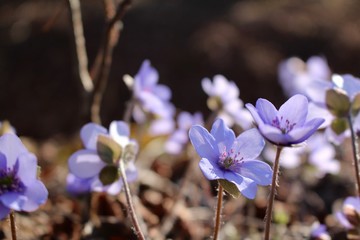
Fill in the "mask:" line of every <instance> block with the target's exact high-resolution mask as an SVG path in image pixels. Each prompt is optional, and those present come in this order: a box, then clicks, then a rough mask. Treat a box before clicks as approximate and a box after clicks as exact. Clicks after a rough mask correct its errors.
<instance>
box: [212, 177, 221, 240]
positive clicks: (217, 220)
mask: <svg viewBox="0 0 360 240" xmlns="http://www.w3.org/2000/svg"><path fill="white" fill-rule="evenodd" d="M218 185H219V189H218V200H217V207H216V216H215V227H214V237H213V239H214V240H217V239H218V235H219V232H220V223H221V210H222V200H223V187H222V186H221V184H220V183H219V182H218Z"/></svg>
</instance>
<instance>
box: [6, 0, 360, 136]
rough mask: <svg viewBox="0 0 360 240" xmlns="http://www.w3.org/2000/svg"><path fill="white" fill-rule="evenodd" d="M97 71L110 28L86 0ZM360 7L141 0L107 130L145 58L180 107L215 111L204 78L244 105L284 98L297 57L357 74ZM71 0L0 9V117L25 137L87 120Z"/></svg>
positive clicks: (107, 108)
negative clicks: (284, 71)
mask: <svg viewBox="0 0 360 240" xmlns="http://www.w3.org/2000/svg"><path fill="white" fill-rule="evenodd" d="M81 4H82V5H81V9H82V14H83V23H84V31H85V38H86V48H87V52H88V58H89V67H91V66H92V64H93V62H94V58H95V56H96V53H97V50H98V48H99V46H100V44H101V40H102V37H103V33H104V31H105V16H104V6H103V2H102V1H101V0H86V1H81ZM359 12H360V3H359V2H358V1H357V0H346V1H343V0H317V1H314V0H304V1H289V0H276V1H275V0H272V1H253V0H251V1H250V0H244V1H234V0H232V1H230V0H228V1H218V0H191V1H190V0H187V1H186V0H135V1H134V2H133V5H132V7H131V9H130V10H129V11H128V12H127V13H126V15H125V17H124V19H123V24H124V29H123V32H122V33H121V36H120V39H119V42H118V45H117V46H116V48H115V50H114V52H113V64H112V68H111V72H110V79H109V84H108V87H107V89H106V92H105V96H104V99H103V104H102V111H101V115H102V119H103V122H104V125H105V126H107V125H108V123H109V122H110V121H112V120H114V119H120V118H121V117H122V114H123V110H124V102H125V101H126V100H127V99H128V98H129V97H130V93H129V91H128V90H127V88H126V86H125V85H124V83H123V81H122V77H123V75H124V74H130V75H135V74H136V72H137V70H138V69H139V67H140V65H141V63H142V61H143V60H144V59H149V60H150V61H151V63H152V65H153V66H154V67H155V68H156V69H158V71H159V75H160V82H161V83H163V84H166V85H169V86H170V88H171V89H172V90H173V98H172V99H173V102H174V103H175V105H176V106H177V107H178V108H180V109H182V110H187V111H190V112H193V111H196V110H200V111H202V112H203V113H205V114H207V113H208V112H207V111H208V110H207V107H206V98H207V97H206V95H205V93H204V92H203V91H202V89H201V85H200V81H201V79H202V78H204V77H210V78H212V77H213V76H214V75H215V74H223V75H224V76H226V77H227V78H228V79H231V80H233V81H235V82H236V83H237V84H238V86H239V88H240V91H241V92H240V97H241V98H242V99H243V100H244V102H252V103H254V102H255V101H256V99H257V98H258V97H263V98H267V99H269V100H271V101H272V102H274V103H275V104H276V105H277V106H279V104H280V103H281V102H283V101H284V99H285V98H284V96H283V94H282V92H281V88H280V87H279V85H278V83H277V66H278V64H279V62H280V61H281V60H283V59H285V58H288V57H290V56H298V57H301V58H302V59H303V60H306V59H307V58H308V57H309V56H312V55H320V56H324V57H325V58H326V59H327V60H328V63H329V65H330V67H331V68H332V70H333V71H334V72H336V73H352V74H354V75H355V76H359V73H360V69H359V62H360V17H359V14H358V13H359ZM75 53H76V51H75V45H74V36H73V32H72V26H71V16H70V13H69V6H68V2H67V1H65V0H26V1H25V0H24V1H21V0H2V1H1V2H0V119H8V120H9V121H10V122H11V123H12V125H14V126H15V127H16V129H17V132H18V134H19V135H26V136H30V137H34V138H37V139H46V138H49V137H51V136H54V135H59V134H60V135H63V134H65V135H67V134H74V133H75V132H76V131H78V129H79V128H80V126H81V125H82V124H84V123H86V122H88V121H89V118H88V117H87V114H86V113H84V109H86V108H85V107H84V106H85V105H86V104H87V103H86V102H85V100H84V99H85V98H84V97H83V96H84V92H83V89H82V86H81V84H80V81H79V78H78V76H77V72H76V57H75Z"/></svg>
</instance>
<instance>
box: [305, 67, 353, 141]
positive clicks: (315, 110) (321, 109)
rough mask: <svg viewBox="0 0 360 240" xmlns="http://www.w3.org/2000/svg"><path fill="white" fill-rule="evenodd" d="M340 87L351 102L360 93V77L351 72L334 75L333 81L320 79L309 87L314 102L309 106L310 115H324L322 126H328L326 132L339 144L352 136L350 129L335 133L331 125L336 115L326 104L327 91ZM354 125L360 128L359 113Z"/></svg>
mask: <svg viewBox="0 0 360 240" xmlns="http://www.w3.org/2000/svg"><path fill="white" fill-rule="evenodd" d="M331 89H338V90H340V91H341V92H343V93H344V94H346V95H347V96H348V98H349V100H350V102H353V101H354V98H355V96H356V95H357V94H358V93H360V79H358V78H355V77H354V76H352V75H350V74H345V75H337V74H334V75H333V76H332V81H331V82H328V81H318V82H314V83H312V84H311V85H310V86H309V88H308V89H307V95H308V97H309V98H310V99H311V101H312V103H311V106H310V107H309V115H311V116H312V117H319V116H321V117H323V118H325V120H326V121H325V122H324V123H323V125H322V126H321V127H326V130H325V133H326V135H327V138H328V140H329V141H330V142H332V143H334V144H336V145H339V144H341V143H342V142H343V141H344V139H345V138H347V137H349V136H350V130H349V129H346V130H345V131H343V132H341V133H335V132H334V131H333V129H332V128H331V127H330V125H331V123H332V122H333V121H334V120H335V119H336V117H335V116H334V115H333V114H331V112H330V111H329V110H328V107H327V104H326V93H327V91H328V90H331ZM353 127H354V129H355V131H359V130H360V117H359V114H358V115H357V116H355V118H354V122H353Z"/></svg>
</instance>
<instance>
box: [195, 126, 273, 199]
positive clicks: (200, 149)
mask: <svg viewBox="0 0 360 240" xmlns="http://www.w3.org/2000/svg"><path fill="white" fill-rule="evenodd" d="M189 137H190V140H191V143H192V145H193V146H194V148H195V150H196V152H197V153H198V154H199V156H200V157H201V160H200V163H199V166H200V169H201V171H202V172H203V174H204V176H205V177H206V178H207V179H209V180H227V181H228V182H231V183H233V184H235V185H236V187H237V189H238V190H239V191H240V192H241V193H242V194H243V195H244V196H245V197H247V198H250V199H253V198H255V195H256V191H257V185H262V186H266V185H269V184H270V183H271V178H272V169H271V167H270V166H269V165H268V164H266V163H264V162H263V161H260V160H254V159H255V158H257V157H258V156H259V155H260V153H261V151H262V149H263V148H264V145H265V142H264V140H263V138H262V137H261V135H260V134H259V132H258V131H257V129H250V130H247V131H245V132H243V133H242V134H241V135H239V136H238V137H237V138H236V137H235V134H234V132H233V131H232V130H231V129H229V128H228V127H227V126H226V125H225V122H224V121H223V120H222V119H217V120H216V121H215V122H214V124H213V126H212V129H211V131H210V133H209V132H208V131H207V130H206V129H205V128H203V127H202V126H199V125H195V126H193V127H191V129H190V131H189Z"/></svg>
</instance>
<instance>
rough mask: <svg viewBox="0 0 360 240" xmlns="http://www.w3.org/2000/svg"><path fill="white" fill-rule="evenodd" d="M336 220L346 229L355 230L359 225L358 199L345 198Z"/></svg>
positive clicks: (359, 208)
mask: <svg viewBox="0 0 360 240" xmlns="http://www.w3.org/2000/svg"><path fill="white" fill-rule="evenodd" d="M336 218H337V220H338V221H339V222H340V224H341V225H343V226H344V227H345V228H346V229H356V228H358V226H359V224H360V198H359V197H347V198H346V199H345V201H344V203H343V205H342V210H341V211H339V212H337V213H336Z"/></svg>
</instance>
